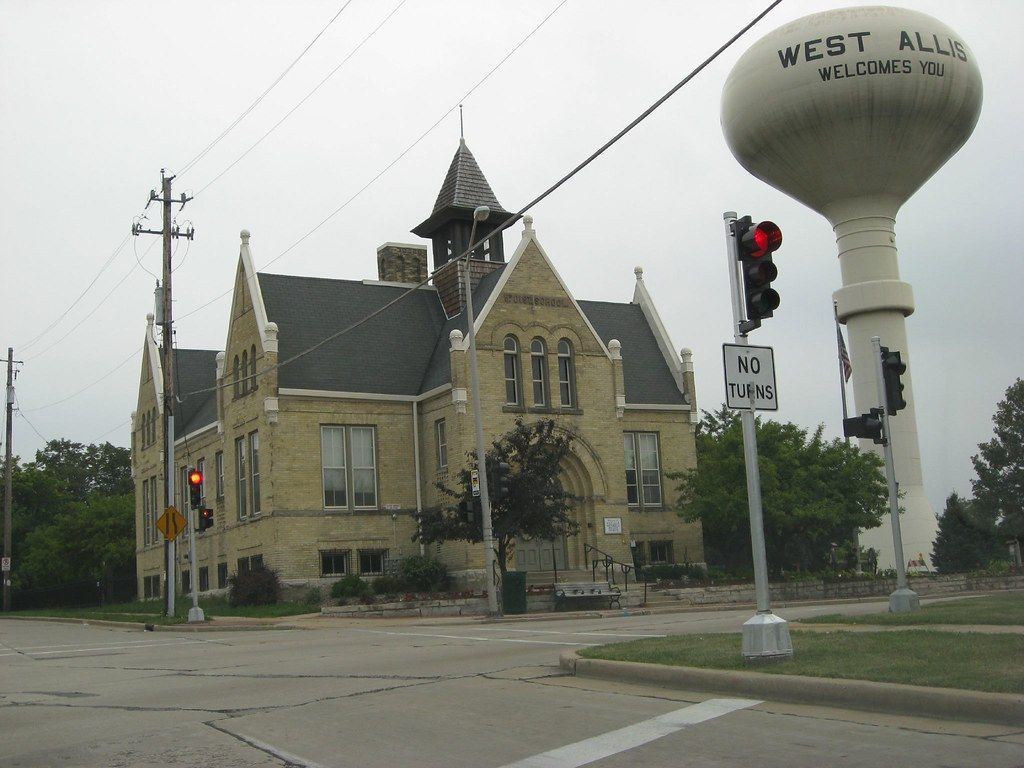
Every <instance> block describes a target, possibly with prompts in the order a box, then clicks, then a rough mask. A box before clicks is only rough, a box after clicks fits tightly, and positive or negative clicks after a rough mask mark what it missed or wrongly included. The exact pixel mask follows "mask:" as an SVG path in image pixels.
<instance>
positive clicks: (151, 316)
mask: <svg viewBox="0 0 1024 768" xmlns="http://www.w3.org/2000/svg"><path fill="white" fill-rule="evenodd" d="M155 320H156V315H154V314H153V313H152V312H147V313H146V325H148V326H152V325H153V322H154V321H155Z"/></svg>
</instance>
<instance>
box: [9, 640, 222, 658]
mask: <svg viewBox="0 0 1024 768" xmlns="http://www.w3.org/2000/svg"><path fill="white" fill-rule="evenodd" d="M202 642H203V641H202V640H174V641H171V642H168V643H141V644H135V645H114V646H102V647H99V648H95V647H94V648H62V649H61V650H59V651H19V652H17V653H0V656H50V655H53V654H55V653H94V652H96V651H123V650H132V649H135V648H159V647H163V646H165V645H194V644H197V643H202Z"/></svg>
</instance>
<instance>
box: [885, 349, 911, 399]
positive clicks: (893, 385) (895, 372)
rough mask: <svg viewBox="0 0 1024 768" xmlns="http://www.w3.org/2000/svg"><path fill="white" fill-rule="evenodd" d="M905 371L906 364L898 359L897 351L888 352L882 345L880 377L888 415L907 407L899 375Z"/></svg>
mask: <svg viewBox="0 0 1024 768" xmlns="http://www.w3.org/2000/svg"><path fill="white" fill-rule="evenodd" d="M906 372H907V364H906V363H904V362H903V360H901V359H900V353H899V352H890V351H889V348H888V347H882V379H883V381H884V382H885V408H886V410H887V411H889V415H890V416H895V415H896V412H897V411H901V410H903V409H904V408H906V407H907V401H906V400H904V399H903V382H902V381H900V376H902V375H903V374H904V373H906Z"/></svg>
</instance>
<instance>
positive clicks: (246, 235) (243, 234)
mask: <svg viewBox="0 0 1024 768" xmlns="http://www.w3.org/2000/svg"><path fill="white" fill-rule="evenodd" d="M238 236H239V237H241V238H242V245H248V244H249V230H248V229H243V230H242V231H241V232H239V233H238Z"/></svg>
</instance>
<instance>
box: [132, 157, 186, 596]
mask: <svg viewBox="0 0 1024 768" xmlns="http://www.w3.org/2000/svg"><path fill="white" fill-rule="evenodd" d="M173 180H174V177H173V176H167V175H166V173H165V171H164V169H161V170H160V194H159V195H157V193H156V190H151V191H150V193H149V203H153V202H159V203H162V204H163V228H162V229H159V230H152V229H142V227H141V226H140V225H138V224H135V225H134V226H132V234H133V235H135V236H138V235H140V234H146V235H161V236H162V237H163V246H164V248H163V271H164V273H163V281H162V287H163V290H162V293H161V303H162V304H163V306H162V307H161V308H160V309H161V311H160V312H158V313H157V315H158V320H157V323H158V325H162V326H163V345H162V347H161V362H162V367H163V379H164V380H163V390H164V398H163V399H164V402H163V406H164V412H163V426H164V475H165V477H164V480H165V483H164V500H165V504H164V508H165V509H169V508H170V507H171V506H173V504H174V402H175V401H174V398H175V392H174V315H173V313H172V309H171V252H172V249H171V241H172V240H173V239H175V238H178V237H184V238H186V239H188V240H191V239H192V236H193V234H194V230H193V229H192V228H191V227H190V228H189V229H188V230H187V231H185V232H181V231H180V230H179V228H178V227H177V226H176V225H175V224H174V223H173V219H172V217H171V206H172V205H173V204H174V203H178V204H179V205H180V206H181V207H182V208H184V207H185V203H187V202H188V201H189V200H191V199H192V198H191V197H186V196H185V193H184V192H182V193H181V197H180V198H179V199H177V200H175V199H173V198H172V197H171V182H172V181H173ZM149 203H146V207H147V208H148V207H149ZM179 210H180V209H179ZM185 512H186V513H187V514H188V517H189V527H191V526H192V524H193V521H192V520H191V517H192V514H191V512H190V511H189V510H188V509H186V510H185ZM174 544H175V542H174V541H173V540H170V541H167V540H165V541H164V555H165V558H164V563H165V565H164V568H165V571H164V589H165V598H166V602H165V603H164V611H165V613H166V615H167V616H173V615H174V586H175V568H174V564H175V546H174ZM189 570H190V572H193V573H191V578H192V579H193V580H194V579H195V578H196V574H195V573H194V571H195V568H194V567H193V566H192V564H191V563H190V564H189Z"/></svg>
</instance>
